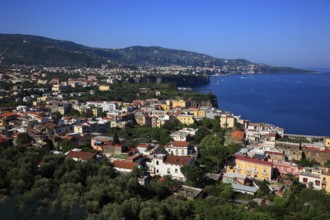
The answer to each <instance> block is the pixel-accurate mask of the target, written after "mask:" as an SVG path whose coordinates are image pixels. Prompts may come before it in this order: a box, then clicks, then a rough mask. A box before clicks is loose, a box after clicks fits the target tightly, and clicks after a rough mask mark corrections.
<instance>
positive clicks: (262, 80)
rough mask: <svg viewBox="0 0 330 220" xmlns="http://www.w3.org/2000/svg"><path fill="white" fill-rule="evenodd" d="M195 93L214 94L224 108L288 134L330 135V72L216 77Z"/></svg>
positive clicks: (220, 106) (221, 107) (196, 89)
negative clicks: (275, 126) (268, 124)
mask: <svg viewBox="0 0 330 220" xmlns="http://www.w3.org/2000/svg"><path fill="white" fill-rule="evenodd" d="M195 91H197V92H199V93H208V92H212V93H213V94H215V95H216V96H217V98H218V104H219V108H220V109H223V110H225V111H230V112H232V113H234V114H235V115H241V118H243V119H248V120H252V121H253V122H265V123H271V124H275V125H278V126H280V127H283V128H284V129H285V133H290V134H306V135H321V136H330V71H329V72H320V73H316V74H315V73H313V74H305V73H300V74H254V75H228V76H212V77H211V82H210V84H208V85H206V86H200V87H196V88H195Z"/></svg>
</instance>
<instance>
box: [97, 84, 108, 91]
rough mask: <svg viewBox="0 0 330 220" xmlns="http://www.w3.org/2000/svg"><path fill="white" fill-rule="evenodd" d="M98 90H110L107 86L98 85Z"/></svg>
mask: <svg viewBox="0 0 330 220" xmlns="http://www.w3.org/2000/svg"><path fill="white" fill-rule="evenodd" d="M99 90H100V91H109V90H110V86H109V85H100V86H99Z"/></svg>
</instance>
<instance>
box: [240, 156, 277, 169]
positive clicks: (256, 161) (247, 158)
mask: <svg viewBox="0 0 330 220" xmlns="http://www.w3.org/2000/svg"><path fill="white" fill-rule="evenodd" d="M235 157H236V160H237V159H238V160H242V161H246V162H250V163H258V164H263V165H268V166H272V165H273V163H272V162H268V161H263V160H257V159H254V158H250V157H245V156H241V155H236V156H235Z"/></svg>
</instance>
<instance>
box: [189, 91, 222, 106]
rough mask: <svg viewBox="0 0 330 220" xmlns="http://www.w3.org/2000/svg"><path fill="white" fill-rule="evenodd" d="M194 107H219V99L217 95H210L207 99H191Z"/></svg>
mask: <svg viewBox="0 0 330 220" xmlns="http://www.w3.org/2000/svg"><path fill="white" fill-rule="evenodd" d="M189 101H190V105H191V107H192V108H198V107H201V106H207V107H211V108H212V107H215V108H218V100H217V97H216V96H215V95H213V94H212V95H210V97H209V98H205V99H189Z"/></svg>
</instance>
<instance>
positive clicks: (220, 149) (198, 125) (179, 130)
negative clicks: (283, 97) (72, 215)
mask: <svg viewBox="0 0 330 220" xmlns="http://www.w3.org/2000/svg"><path fill="white" fill-rule="evenodd" d="M213 71H215V70H214V69H212V68H202V67H200V68H191V67H175V66H171V67H159V68H154V67H153V68H137V69H134V70H132V69H131V68H128V67H127V68H126V67H125V68H108V67H107V66H103V67H102V68H64V67H53V68H50V67H35V66H33V67H31V66H16V65H13V66H11V67H9V68H4V69H2V70H1V73H0V81H1V85H3V86H1V90H0V104H1V108H0V131H1V136H0V146H1V149H2V151H3V149H8V148H12V147H15V146H19V147H21V148H26V149H43V150H44V151H45V152H46V153H45V155H46V156H44V158H40V160H38V164H37V166H38V169H41V170H42V169H43V167H47V166H48V165H47V164H48V163H51V160H49V159H47V157H49V155H54V156H58V157H65V158H66V160H73V161H76V163H87V162H88V163H95V164H102V163H105V164H107V166H108V168H109V169H112V170H113V172H115V173H116V174H117V175H125V174H126V173H134V174H135V175H136V179H137V181H138V183H139V184H140V185H141V186H147V185H149V184H152V183H153V182H164V181H173V182H172V184H173V186H172V187H170V189H171V194H173V195H175V196H179V197H183V198H185V199H188V200H195V199H198V198H202V199H206V198H207V197H209V196H214V195H216V194H217V193H216V192H215V191H216V190H217V188H216V185H215V184H222V187H225V190H223V193H226V192H227V193H228V192H230V195H229V196H227V197H226V198H227V199H228V200H232V199H233V201H234V202H235V203H239V204H248V203H249V201H250V200H251V198H253V201H254V202H256V203H257V204H258V205H259V206H263V205H272V204H273V203H274V199H270V198H267V197H265V195H266V194H270V195H272V196H273V197H272V198H274V197H280V198H281V197H282V196H283V195H285V194H286V193H288V192H291V191H292V188H294V187H299V186H300V187H303V188H311V189H313V190H324V191H326V192H328V193H329V192H330V138H329V137H321V136H306V135H305V136H303V135H294V134H286V133H285V130H284V128H280V127H277V126H276V125H271V124H266V123H261V122H252V121H249V120H248V119H242V118H241V117H240V116H236V115H233V114H232V113H230V112H226V111H223V110H221V102H220V106H215V105H214V102H213V103H212V101H211V100H210V99H209V98H210V97H209V96H208V95H206V96H205V95H204V96H200V97H199V96H198V97H196V94H195V93H193V91H192V88H191V86H193V85H194V84H179V85H178V84H176V85H173V83H174V81H172V82H169V81H167V79H166V78H163V76H164V75H176V76H178V75H180V77H184V76H185V75H187V76H189V75H194V76H195V77H204V78H206V79H207V76H206V73H208V72H213ZM251 71H252V70H251ZM220 72H221V71H220ZM151 73H152V74H153V77H148V76H150V75H151ZM213 73H214V72H213ZM171 83H172V84H171ZM44 169H45V168H44ZM228 187H229V188H228ZM234 194H242V196H240V197H239V199H237V198H236V199H235V198H234V196H233V195H234ZM251 196H252V197H251ZM271 200H273V201H271Z"/></svg>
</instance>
